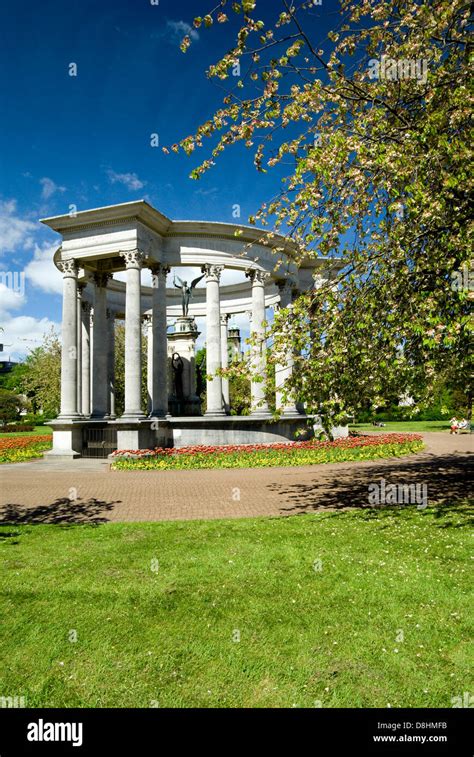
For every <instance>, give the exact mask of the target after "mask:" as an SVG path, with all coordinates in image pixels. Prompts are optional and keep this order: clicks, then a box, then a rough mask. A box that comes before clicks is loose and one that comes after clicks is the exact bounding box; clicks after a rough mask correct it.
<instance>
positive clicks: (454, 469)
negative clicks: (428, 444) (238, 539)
mask: <svg viewBox="0 0 474 757" xmlns="http://www.w3.org/2000/svg"><path fill="white" fill-rule="evenodd" d="M348 466H349V464H348ZM471 470H472V455H470V454H469V453H466V454H459V453H458V454H456V455H444V456H443V455H441V456H436V457H433V458H424V459H421V460H420V459H415V460H413V461H411V460H406V459H405V460H388V461H387V462H385V463H383V464H382V463H378V462H377V461H374V463H373V464H367V465H363V466H354V467H353V468H350V467H348V468H347V469H337V470H334V469H332V470H331V469H326V470H322V469H321V468H319V470H318V472H317V475H315V477H314V482H312V483H301V484H289V485H288V484H286V485H285V484H271V485H270V486H269V488H270V489H271V490H272V491H274V492H277V493H278V494H280V495H281V497H282V500H283V501H282V505H281V508H280V513H281V514H286V515H302V514H304V513H311V512H315V511H321V510H322V511H324V510H333V511H334V510H336V511H337V510H341V509H345V508H366V509H367V510H371V511H373V512H375V513H380V512H382V511H389V512H391V513H392V514H393V512H394V511H396V510H401V509H403V508H404V507H406V505H397V506H393V505H391V506H381V507H376V508H374V507H373V505H371V504H370V502H369V488H368V487H369V485H371V484H379V485H380V482H381V479H384V480H385V483H386V486H388V485H389V484H395V485H413V484H415V485H416V486H426V491H427V500H428V506H429V507H431V506H432V505H436V506H437V510H439V515H438V516H437V517H440V518H441V517H444V516H445V515H446V513H447V511H448V510H449V511H450V512H453V508H454V507H455V503H457V502H459V501H460V500H466V499H467V498H468V497H469V495H470V494H471V491H472V482H471V479H472V474H471ZM413 504H416V503H413ZM462 510H463V513H465V512H466V510H465V506H463V508H462ZM420 512H422V510H420ZM471 514H472V512H471ZM445 527H446V524H445Z"/></svg>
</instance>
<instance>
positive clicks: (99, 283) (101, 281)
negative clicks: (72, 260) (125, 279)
mask: <svg viewBox="0 0 474 757" xmlns="http://www.w3.org/2000/svg"><path fill="white" fill-rule="evenodd" d="M111 278H112V274H111V273H107V271H96V272H95V273H94V283H95V285H96V287H99V288H100V287H106V286H107V282H108V281H109V279H111Z"/></svg>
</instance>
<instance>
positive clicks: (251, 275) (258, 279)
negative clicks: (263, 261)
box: [245, 268, 270, 285]
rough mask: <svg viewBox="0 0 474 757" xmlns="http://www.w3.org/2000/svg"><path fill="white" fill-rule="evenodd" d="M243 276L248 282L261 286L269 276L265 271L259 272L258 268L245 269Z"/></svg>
mask: <svg viewBox="0 0 474 757" xmlns="http://www.w3.org/2000/svg"><path fill="white" fill-rule="evenodd" d="M245 275H246V276H247V278H248V279H250V281H251V282H252V284H253V283H256V284H263V285H265V283H266V282H267V281H268V279H269V278H270V274H269V273H267V271H261V270H260V269H259V268H247V270H246V271H245Z"/></svg>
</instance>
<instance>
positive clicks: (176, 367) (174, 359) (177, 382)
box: [171, 352, 184, 400]
mask: <svg viewBox="0 0 474 757" xmlns="http://www.w3.org/2000/svg"><path fill="white" fill-rule="evenodd" d="M171 367H172V369H173V373H174V391H175V396H176V398H177V399H178V400H182V399H183V397H184V391H183V370H184V363H183V359H182V357H181V355H180V354H179V352H173V354H172V356H171Z"/></svg>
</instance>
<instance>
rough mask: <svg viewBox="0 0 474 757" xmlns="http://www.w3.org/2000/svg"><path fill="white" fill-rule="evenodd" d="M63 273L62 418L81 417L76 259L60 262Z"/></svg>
mask: <svg viewBox="0 0 474 757" xmlns="http://www.w3.org/2000/svg"><path fill="white" fill-rule="evenodd" d="M58 268H59V270H60V271H62V274H63V315H62V337H61V342H62V348H61V412H60V415H59V418H60V419H61V420H69V419H74V418H79V417H80V415H79V413H78V410H77V265H76V261H75V260H63V261H61V262H60V263H58Z"/></svg>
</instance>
